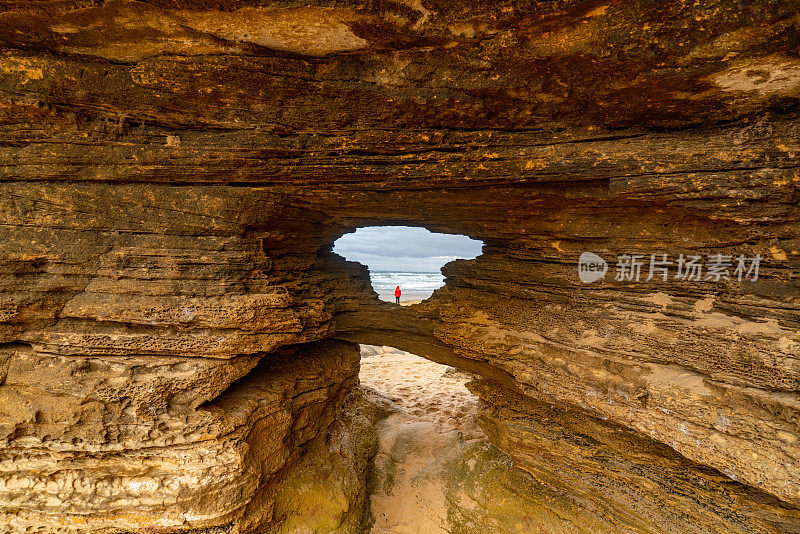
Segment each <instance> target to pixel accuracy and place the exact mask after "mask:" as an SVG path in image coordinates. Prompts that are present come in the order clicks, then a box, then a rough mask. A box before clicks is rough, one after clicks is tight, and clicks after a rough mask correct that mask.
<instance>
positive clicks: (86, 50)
mask: <svg viewBox="0 0 800 534" xmlns="http://www.w3.org/2000/svg"><path fill="white" fill-rule="evenodd" d="M0 22H1V23H2V24H0V47H2V50H0V162H1V163H2V165H0V178H2V180H3V182H2V183H0V222H1V223H2V224H0V343H2V357H1V358H2V359H0V362H1V363H0V369H2V373H1V374H0V376H3V377H4V379H3V380H2V381H0V398H2V399H3V404H2V405H1V406H2V411H3V420H2V421H0V428H2V431H3V439H4V440H5V442H4V443H3V444H4V448H3V449H2V454H3V458H4V461H3V466H4V467H3V472H2V477H1V479H2V481H3V483H4V484H5V486H4V487H5V490H4V491H5V492H6V495H7V496H6V497H5V499H7V501H6V502H7V504H4V505H3V509H2V512H3V514H5V515H4V518H6V519H5V520H6V521H7V522H8V523H9V524H11V525H14V528H18V529H28V528H40V529H42V530H44V531H48V529H50V530H53V531H58V530H57V528H62V527H63V528H69V529H72V530H75V531H92V530H91V529H93V528H105V526H103V525H108V526H109V528H110V527H111V526H113V527H114V528H117V527H119V528H122V529H127V530H134V531H135V530H137V529H139V530H142V529H144V528H149V527H153V526H159V524H161V526H163V528H164V529H166V530H167V531H169V529H181V528H189V527H193V526H196V525H204V526H208V525H217V526H225V525H230V524H231V522H232V521H233V522H236V527H235V528H239V529H242V530H245V531H246V530H247V529H250V528H251V527H252V528H255V527H254V525H256V524H258V523H269V524H271V525H272V526H273V527H276V528H277V525H278V523H276V522H274V521H278V519H279V518H278V516H280V515H281V514H280V513H276V515H275V517H273V515H272V514H273V510H275V508H271V506H273V503H277V502H279V501H280V499H279V498H278V497H277V495H278V493H276V492H278V488H277V487H275V486H274V484H273V482H274V479H272V478H269V475H270V474H274V473H277V472H284V473H286V472H288V471H281V470H282V469H284V467H285V466H286V465H287V462H288V461H289V460H290V459H293V458H295V456H293V455H297V454H299V453H298V452H297V451H298V450H299V449H298V448H299V446H300V445H301V444H302V443H309V444H311V443H317V444H319V443H320V442H322V441H324V440H323V438H322V437H320V436H321V435H322V434H324V429H326V428H329V425H330V424H331V422H332V421H333V420H334V419H335V417H334V414H335V413H336V409H337V406H338V405H339V404H340V403H341V402H342V401H341V399H342V398H344V392H345V390H347V389H348V387H347V386H348V384H349V383H350V382H352V377H353V376H354V365H355V361H354V360H353V361H351V360H350V359H348V358H349V357H352V354H353V353H352V351H351V350H350V349H349V348H346V347H348V346H346V345H334V344H331V343H328V342H325V343H324V344H317V342H320V341H321V340H325V339H328V338H331V337H338V338H341V339H345V340H352V341H359V342H361V341H363V342H368V343H373V344H379V345H383V344H389V345H394V346H397V347H399V348H402V349H405V350H410V351H412V352H415V353H417V354H420V355H423V356H426V357H429V358H431V359H434V360H436V361H441V362H444V363H448V364H450V365H454V366H456V367H459V368H462V369H465V370H468V371H471V372H475V373H477V374H479V375H481V376H483V377H484V378H485V379H486V380H487V382H486V383H484V386H482V387H480V388H478V387H477V386H476V391H478V392H479V393H480V395H481V397H482V398H483V399H484V401H485V402H486V403H487V405H488V407H487V412H486V416H485V418H484V426H485V428H486V430H487V433H488V434H489V435H490V436H491V437H492V438H493V439H494V440H495V442H496V443H497V445H498V446H500V447H501V448H503V449H504V450H505V451H506V452H507V453H508V454H510V455H511V456H512V457H513V458H515V460H516V461H517V462H518V463H519V465H520V466H522V467H524V468H525V469H526V470H528V471H529V472H531V473H533V474H534V475H535V476H537V477H538V479H539V481H540V482H541V484H542V488H541V491H543V492H545V493H547V492H551V493H549V494H551V495H559V496H560V497H559V498H558V499H557V500H558V501H559V502H566V503H570V504H568V506H570V507H577V509H578V510H580V509H581V508H582V509H585V510H590V511H591V513H598V510H599V511H600V513H602V514H603V515H604V516H605V519H604V521H608V522H609V524H612V525H615V526H616V527H617V528H620V529H627V530H630V531H642V532H649V531H655V532H658V531H662V532H685V531H687V529H688V530H691V529H692V528H694V529H696V530H697V529H699V531H703V529H707V530H705V531H709V530H710V531H713V530H714V529H717V530H718V531H725V529H727V531H741V532H764V531H767V532H769V531H770V530H772V531H776V532H793V531H798V530H800V527H798V506H800V475H799V474H798V473H800V469H798V466H797V465H796V458H797V457H798V451H799V449H798V448H799V447H800V438H798V436H799V435H800V430H799V429H798V420H799V418H798V408H799V405H798V396H797V395H798V376H800V375H798V350H800V349H798V347H799V346H800V337H798V328H800V319H798V317H799V316H798V312H799V311H800V307H799V306H800V301H798V298H799V297H798V295H800V285H799V284H800V282H799V281H798V280H800V274H799V273H800V252H798V251H800V237H798V236H800V231H799V230H800V215H799V214H798V200H799V199H800V194H799V193H798V191H799V189H798V184H800V177H799V176H798V157H800V145H799V144H798V139H800V116H799V115H798V110H797V104H798V99H799V98H800V74H799V73H798V59H797V50H798V46H800V43H799V42H798V39H800V37H798V36H800V30H799V29H798V12H797V6H796V5H795V3H794V2H792V1H789V0H786V1H766V0H764V1H755V2H748V3H747V5H743V4H742V3H741V2H733V1H730V2H729V1H720V2H699V3H698V2H696V3H694V4H692V5H687V4H686V3H684V2H679V1H666V2H659V3H658V5H657V6H654V5H650V4H647V3H644V2H633V3H631V2H594V1H576V0H563V1H556V2H535V1H531V2H523V3H519V2H516V3H510V2H503V1H496V2H458V1H456V2H452V1H450V2H437V1H423V2H421V3H394V2H382V3H379V4H375V3H359V2H348V1H343V2H336V3H330V2H312V3H310V4H306V5H304V6H303V7H299V6H287V5H283V4H281V5H270V4H265V3H264V2H237V3H229V2H221V3H220V2H214V3H213V5H212V4H211V3H207V2H203V1H199V0H198V1H193V0H192V1H190V0H186V1H181V0H177V1H170V2H160V1H151V2H131V1H113V2H94V1H91V2H89V1H86V2H75V1H60V2H47V3H30V2H0ZM379 223H380V224H412V225H424V226H426V227H428V228H430V229H432V230H440V231H446V232H454V233H463V234H467V235H470V236H471V237H474V238H477V239H482V240H483V241H484V242H485V243H486V247H485V251H484V255H483V256H481V257H480V258H478V259H477V260H474V261H471V262H457V263H454V264H450V265H449V266H448V267H446V270H445V272H446V274H447V277H448V284H447V287H446V288H445V289H443V290H441V291H439V292H437V294H436V295H435V296H434V297H433V298H432V299H431V300H430V301H428V302H426V303H424V304H423V305H420V306H415V307H412V308H403V309H397V308H394V307H392V306H389V305H384V304H381V303H379V302H378V301H377V300H376V299H375V296H374V294H373V293H372V292H371V291H370V288H369V285H368V278H367V273H366V272H365V271H364V270H363V269H362V268H360V267H359V266H357V265H354V264H348V263H345V262H343V261H342V260H341V258H337V257H334V256H332V255H330V254H328V253H327V250H328V249H329V248H330V246H331V244H332V243H333V241H334V240H335V239H336V238H337V237H338V236H339V235H341V234H342V233H344V232H346V231H348V230H351V229H353V228H355V227H357V226H360V225H368V224H379ZM584 251H593V252H595V253H598V254H601V255H602V256H603V257H604V258H606V259H609V260H613V259H615V258H616V256H617V255H619V254H624V253H628V254H631V253H639V254H644V255H646V256H647V257H649V254H651V253H656V254H662V253H664V254H669V255H670V257H672V258H673V259H674V258H676V257H677V256H679V255H680V254H684V255H688V254H701V255H703V256H706V257H707V256H708V255H709V254H719V253H722V254H727V255H732V256H738V255H739V254H745V255H747V256H748V257H753V256H755V255H756V254H760V255H761V257H762V264H761V272H760V275H759V278H758V280H755V281H753V280H746V281H743V282H739V281H738V280H735V279H734V280H721V281H717V282H715V281H708V280H701V281H697V282H692V283H687V282H680V281H676V280H674V278H670V279H669V280H667V281H660V280H659V279H654V280H650V281H640V282H637V283H626V282H616V281H614V280H613V274H614V273H613V271H612V272H611V273H609V275H608V276H607V277H606V279H605V281H603V282H596V283H595V284H591V285H584V284H582V283H580V281H579V280H578V278H577V271H576V264H577V260H578V257H579V255H580V254H581V252H584ZM308 343H311V344H312V345H302V346H303V347H312V348H306V349H297V348H295V349H286V348H285V347H290V346H291V347H297V346H298V344H308ZM322 347H327V348H326V349H325V350H323V348H322ZM309 350H310V351H311V353H307V351H309ZM287 351H289V352H287ZM348 351H350V352H349V353H348ZM329 352H330V353H331V354H334V355H337V356H336V358H338V359H336V360H335V361H336V362H338V363H336V364H331V363H330V362H329V363H328V364H325V365H321V366H320V365H319V362H320V361H328V360H326V358H329V357H330V356H325V357H323V356H322V355H321V354H323V353H324V354H328V353H329ZM315 354H316V355H317V356H314V355H315ZM348 354H350V356H348ZM259 362H261V363H259ZM270 362H272V363H270ZM303 362H307V365H306V363H303ZM315 362H316V363H315ZM271 365H274V366H278V367H280V366H283V367H281V368H282V369H284V370H283V371H281V372H280V373H277V371H276V372H273V371H269V370H268V369H272V367H270V366H271ZM315 366H316V367H315ZM304 369H305V371H304ZM306 371H308V372H309V373H310V374H309V376H307V377H306V379H303V380H300V379H298V378H296V377H295V378H292V377H293V376H295V374H296V373H300V375H297V376H303V375H302V374H303V373H304V372H306ZM260 373H261V374H260ZM263 373H266V374H263ZM270 373H271V374H270ZM259 377H262V378H263V380H262V378H259ZM231 388H233V389H231ZM237 388H238V389H237ZM237 391H238V392H239V393H237ZM303 391H307V392H308V394H307V395H303V394H301V393H302V392H303ZM289 392H293V393H289ZM295 394H296V395H295ZM226 399H227V400H226ZM292 399H296V401H292ZM223 404H224V407H222V406H223ZM223 408H224V409H223ZM270 414H273V415H274V414H282V415H280V417H278V416H277V415H274V417H278V418H279V419H280V422H277V420H276V422H275V424H272V423H270V421H272V419H270V417H273V416H272V415H270ZM341 420H344V419H343V418H342V419H341ZM226 425H227V426H226ZM354 425H355V423H354ZM356 426H357V425H356ZM248 440H250V441H248ZM271 440H273V441H271ZM315 440H316V441H315ZM631 444H634V445H631ZM315 447H317V445H314V446H311V445H309V449H312V448H315ZM363 449H364V450H368V449H369V447H367V446H364V447H363ZM324 450H326V449H320V451H323V452H320V456H319V457H320V458H322V457H324V455H325V454H328V453H325V452H324ZM206 451H211V453H208V454H207V453H206ZM156 453H157V456H153V455H155V454H156ZM134 457H135V460H131V458H134ZM164 458H167V459H169V462H165V461H164V460H163V459H164ZM186 459H189V460H191V462H190V463H189V465H186V464H182V463H181V462H182V461H183V462H185V461H186ZM309 462H311V463H312V464H313V461H311V459H309ZM341 465H350V466H351V467H350V468H346V469H345V471H347V470H348V469H350V471H351V472H356V471H358V470H359V469H361V467H357V465H360V464H359V463H358V462H356V461H354V462H351V463H349V464H348V463H347V462H344V463H342V464H341ZM710 470H713V471H710ZM287 476H288V475H287ZM137 477H138V478H137ZM181 477H190V478H189V479H186V480H184V479H183V478H181ZM191 477H195V478H191ZM203 477H205V478H203ZM356 478H358V477H356ZM187 480H188V481H187ZM285 480H288V479H285ZM354 480H355V479H354ZM132 481H133V482H132ZM181 481H183V482H181ZM131 484H133V486H131ZM181 484H183V486H182V485H181ZM287 484H288V485H287V488H289V489H287V491H290V490H291V484H289V483H288V482H287ZM640 486H641V487H643V489H640V490H639V491H634V490H632V489H631V488H636V487H640ZM209 488H211V489H209ZM544 488H548V489H544ZM353 491H354V493H353V494H352V495H356V494H360V493H359V492H361V489H359V488H354V490H353ZM214 492H219V493H214ZM226 492H227V493H226ZM223 494H224V495H223ZM218 495H221V496H222V497H221V498H217V496H218ZM273 497H274V499H273ZM115 499H116V500H115ZM344 500H345V501H347V502H348V503H351V502H352V503H353V506H355V507H356V508H357V507H358V506H359V505H358V503H359V502H361V501H360V500H359V498H357V497H352V501H351V500H350V499H349V498H346V499H344ZM211 501H213V502H211ZM288 501H292V499H287V501H280V502H284V504H285V502H288ZM342 502H343V501H342ZM609 502H610V503H613V505H609ZM276 506H277V505H276ZM348 506H349V504H348ZM565 506H567V505H565ZM279 508H280V506H279ZM290 509H291V506H288V507H287V508H285V509H283V510H285V511H286V514H288V515H286V517H287V518H288V517H290V516H291V513H290V512H289V510H290ZM67 512H69V513H72V514H73V516H74V517H73V516H70V515H68V514H67ZM570 513H571V514H574V510H571V511H570ZM345 515H347V514H345ZM345 515H341V514H340V515H338V516H337V514H336V513H334V512H331V513H330V514H328V515H326V517H327V518H334V517H338V518H339V519H336V520H334V519H331V521H333V522H335V521H344V523H342V524H349V523H348V522H349V521H351V519H350V518H351V517H355V516H351V515H347V518H345V519H342V518H344V517H345ZM62 517H66V518H70V517H73V519H74V521H73V524H72V525H69V526H64V525H61V526H59V527H56V526H55V525H56V523H57V522H58V521H60V519H59V518H62ZM81 521H87V522H88V523H85V524H81V523H80V522H81ZM137 521H138V522H137ZM159 522H161V523H159ZM326 524H327V523H326ZM98 525H99V526H98ZM320 528H322V527H320ZM81 529H83V530H81Z"/></svg>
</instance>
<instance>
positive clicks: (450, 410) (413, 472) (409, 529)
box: [360, 302, 486, 534]
mask: <svg viewBox="0 0 800 534" xmlns="http://www.w3.org/2000/svg"><path fill="white" fill-rule="evenodd" d="M404 304H405V305H410V304H411V303H410V302H409V303H407V304H406V303H404ZM360 378H361V383H362V385H363V386H366V387H370V388H372V389H374V390H376V391H378V392H379V393H381V394H382V395H384V396H386V397H388V398H389V399H391V400H392V401H393V403H394V404H395V406H396V408H397V409H398V412H397V413H396V414H394V415H391V416H389V417H388V418H387V419H385V420H384V421H383V422H382V423H381V425H380V428H379V430H378V434H379V441H380V449H379V452H378V455H377V457H376V460H375V464H376V468H377V469H376V481H375V482H376V486H377V487H376V489H375V492H374V493H373V495H372V512H373V515H374V517H375V524H374V526H373V528H372V531H371V532H373V533H376V534H377V533H394V534H412V533H426V534H437V533H445V532H449V529H448V517H447V511H448V505H447V499H446V492H445V488H444V487H443V486H444V483H443V480H442V477H441V476H440V474H441V472H442V471H443V470H444V469H445V463H446V462H447V461H448V460H449V459H450V457H449V455H447V454H443V451H454V450H459V449H460V448H461V447H463V445H464V444H465V443H468V442H475V441H485V440H486V438H485V436H484V435H483V432H482V431H481V430H480V428H479V427H478V425H477V423H476V420H475V418H476V415H477V413H478V402H479V401H478V399H477V398H476V397H475V396H473V395H472V394H471V393H470V392H469V391H468V390H467V388H466V387H464V384H465V383H466V382H468V381H469V380H470V377H469V376H468V375H466V374H463V373H461V372H458V371H456V370H454V369H452V368H450V367H447V366H444V365H439V364H437V363H434V362H431V361H428V360H425V359H423V358H420V357H418V356H415V355H413V354H409V353H407V352H403V351H400V350H397V349H393V348H391V347H371V346H362V360H361V374H360Z"/></svg>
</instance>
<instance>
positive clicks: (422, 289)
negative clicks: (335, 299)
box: [370, 271, 444, 302]
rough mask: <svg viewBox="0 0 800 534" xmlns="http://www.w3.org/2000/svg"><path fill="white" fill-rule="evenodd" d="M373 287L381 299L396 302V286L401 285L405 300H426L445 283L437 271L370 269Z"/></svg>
mask: <svg viewBox="0 0 800 534" xmlns="http://www.w3.org/2000/svg"><path fill="white" fill-rule="evenodd" d="M370 278H371V279H372V287H373V288H374V289H375V291H376V292H377V293H378V296H379V297H380V299H381V300H385V301H387V302H394V288H395V287H397V286H400V291H402V293H403V295H402V296H401V297H400V300H401V301H404V300H424V299H426V298H428V297H430V296H431V295H432V294H433V292H434V290H436V289H438V288H440V287H442V286H443V285H444V276H443V275H442V273H440V272H435V273H410V272H395V271H370Z"/></svg>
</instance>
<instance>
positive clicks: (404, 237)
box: [333, 226, 483, 272]
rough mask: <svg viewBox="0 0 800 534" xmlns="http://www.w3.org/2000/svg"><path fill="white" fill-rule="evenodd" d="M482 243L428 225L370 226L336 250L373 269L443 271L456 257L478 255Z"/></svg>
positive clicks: (338, 243) (344, 240)
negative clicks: (430, 227)
mask: <svg viewBox="0 0 800 534" xmlns="http://www.w3.org/2000/svg"><path fill="white" fill-rule="evenodd" d="M482 245H483V243H481V242H480V241H476V240H474V239H470V238H468V237H466V236H461V235H450V234H434V233H431V232H429V231H428V230H426V229H425V228H411V227H408V226H370V227H367V228H359V229H358V230H356V231H355V232H354V233H352V234H347V235H344V236H342V237H341V238H339V240H338V241H336V244H335V246H334V247H333V251H334V252H335V253H337V254H339V255H340V256H344V257H345V258H347V259H348V260H351V261H357V262H359V263H363V264H365V265H367V266H368V267H369V269H370V270H371V271H410V272H439V269H441V268H442V265H444V264H445V263H447V262H449V261H453V260H454V259H456V258H464V259H471V258H474V257H476V256H478V255H479V254H480V253H481V246H482Z"/></svg>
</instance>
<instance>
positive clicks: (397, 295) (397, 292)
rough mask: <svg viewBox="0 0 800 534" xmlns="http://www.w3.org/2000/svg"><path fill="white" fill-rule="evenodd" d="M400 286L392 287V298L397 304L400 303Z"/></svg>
mask: <svg viewBox="0 0 800 534" xmlns="http://www.w3.org/2000/svg"><path fill="white" fill-rule="evenodd" d="M400 293H401V292H400V286H397V287H396V288H394V300H395V302H396V303H397V304H400Z"/></svg>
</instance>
